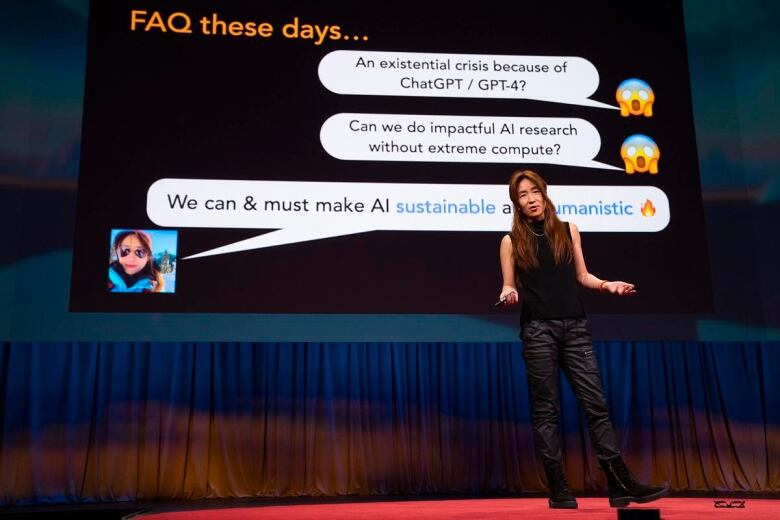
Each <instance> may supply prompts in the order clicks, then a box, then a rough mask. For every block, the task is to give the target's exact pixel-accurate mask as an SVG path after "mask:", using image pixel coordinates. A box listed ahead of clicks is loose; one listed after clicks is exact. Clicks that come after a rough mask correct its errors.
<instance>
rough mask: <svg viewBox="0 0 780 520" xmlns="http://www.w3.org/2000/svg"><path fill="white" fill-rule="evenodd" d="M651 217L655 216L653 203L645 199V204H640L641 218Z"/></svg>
mask: <svg viewBox="0 0 780 520" xmlns="http://www.w3.org/2000/svg"><path fill="white" fill-rule="evenodd" d="M653 215H655V207H653V203H652V202H650V199H645V203H644V204H642V216H643V217H652V216H653Z"/></svg>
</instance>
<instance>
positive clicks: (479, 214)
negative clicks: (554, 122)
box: [146, 179, 669, 259]
mask: <svg viewBox="0 0 780 520" xmlns="http://www.w3.org/2000/svg"><path fill="white" fill-rule="evenodd" d="M548 192H549V195H550V198H551V199H552V200H553V201H555V204H556V207H557V208H558V211H559V214H560V216H561V218H562V219H564V220H570V221H573V222H575V223H576V224H577V225H578V226H579V228H580V229H581V230H582V231H612V232H615V231H617V232H656V231H661V230H662V229H664V228H665V227H666V225H667V224H668V223H669V200H668V199H667V197H666V194H664V192H663V191H661V190H660V189H658V188H656V187H654V186H549V188H548ZM648 203H649V204H650V206H652V213H653V214H652V215H651V216H643V215H642V212H641V208H642V207H645V208H649V206H648ZM218 208H221V209H218ZM506 209H508V210H509V211H510V212H511V203H510V201H509V198H508V195H507V187H506V185H503V184H502V185H488V184H395V183H392V184H391V183H363V182H295V181H234V180H216V179H215V180H208V179H207V180H203V179H160V180H158V181H156V182H155V183H154V184H152V185H151V186H150V187H149V190H148V192H147V200H146V211H147V214H148V215H149V218H150V219H151V220H152V222H154V223H155V224H157V225H158V226H162V227H173V228H243V229H247V228H249V229H269V230H276V231H273V232H270V233H266V234H263V235H260V236H257V237H253V238H249V239H247V240H243V241H240V242H235V243H232V244H228V245H225V246H222V247H219V248H216V249H211V250H208V251H203V252H201V253H198V254H195V255H190V256H188V257H186V258H187V259H188V258H198V257H203V256H211V255H217V254H223V253H233V252H237V251H245V250H249V249H256V248H263V247H272V246H279V245H283V244H292V243H296V242H306V241H310V240H318V239H323V238H329V237H335V236H341V235H349V234H354V233H363V232H366V231H380V230H393V231H508V230H509V228H510V227H511V214H508V213H506V212H505V211H506Z"/></svg>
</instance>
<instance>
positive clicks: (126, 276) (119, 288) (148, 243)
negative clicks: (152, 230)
mask: <svg viewBox="0 0 780 520" xmlns="http://www.w3.org/2000/svg"><path fill="white" fill-rule="evenodd" d="M113 254H114V255H116V260H114V261H113V262H111V264H110V265H109V266H108V290H109V291H110V292H132V293H140V292H162V290H163V289H164V288H165V281H164V280H163V277H162V275H161V274H160V271H159V270H157V267H156V266H155V265H154V258H152V237H150V236H149V234H148V233H145V232H143V231H139V230H137V229H136V230H132V231H122V232H121V233H117V235H116V237H114V242H113ZM112 256H113V255H112Z"/></svg>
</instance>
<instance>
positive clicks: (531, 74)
mask: <svg viewBox="0 0 780 520" xmlns="http://www.w3.org/2000/svg"><path fill="white" fill-rule="evenodd" d="M318 72H319V76H320V81H321V82H322V84H323V85H324V86H325V88H327V89H328V90H330V91H331V92H335V93H337V94H358V95H372V96H431V97H461V98H463V97H465V98H503V99H507V98H509V99H533V100H537V101H550V102H554V103H566V104H571V105H583V106H590V107H599V108H609V109H613V110H617V109H618V107H616V106H612V105H608V104H606V103H601V102H599V101H594V100H592V99H588V98H589V97H590V96H591V95H593V93H594V92H596V89H597V88H598V86H599V73H598V70H596V67H595V66H593V64H592V63H591V62H589V61H588V60H586V59H584V58H579V57H576V56H504V55H492V54H438V53H424V52H378V51H333V52H331V53H329V54H327V55H325V57H323V58H322V60H321V61H320V66H319V69H318Z"/></svg>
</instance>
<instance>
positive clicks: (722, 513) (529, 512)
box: [135, 497, 780, 520]
mask: <svg viewBox="0 0 780 520" xmlns="http://www.w3.org/2000/svg"><path fill="white" fill-rule="evenodd" d="M715 500H718V501H720V502H719V503H720V505H729V504H731V505H737V504H738V502H739V501H744V508H725V507H719V508H716V507H715ZM578 502H579V509H577V510H551V509H549V508H548V507H547V499H546V498H470V499H450V500H397V501H396V500H388V501H381V502H379V501H360V502H341V503H320V504H301V503H296V504H289V505H272V504H263V505H255V506H250V505H243V506H237V507H229V508H222V507H214V508H208V509H205V508H204V509H188V510H186V511H181V510H179V511H166V512H154V511H149V512H147V513H142V514H140V515H138V516H136V517H135V518H139V519H143V520H185V519H187V520H190V519H192V520H217V519H219V520H223V519H224V520H239V519H242V520H244V519H254V518H258V519H260V518H262V519H267V518H279V519H281V518H283V519H286V520H289V519H310V518H317V519H364V518H371V519H372V520H383V519H403V520H413V519H421V520H422V519H445V518H480V519H492V518H496V519H499V518H521V519H522V520H536V519H539V520H542V519H544V520H554V519H558V518H577V519H582V520H607V519H615V518H617V516H618V514H617V511H618V510H617V509H614V508H611V507H609V503H608V501H607V499H606V498H604V497H589V498H579V499H578ZM213 505H214V506H217V504H213ZM628 509H631V510H635V509H660V512H661V518H663V519H669V520H693V519H700V518H704V517H709V518H710V519H712V520H720V519H739V520H746V519H756V520H758V519H762V520H763V519H767V518H780V500H773V499H766V498H764V499H752V498H748V499H744V498H740V499H734V498H726V499H720V498H718V499H714V498H664V499H661V500H657V501H655V502H653V503H651V504H642V505H632V506H630V507H629V508H628Z"/></svg>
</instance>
